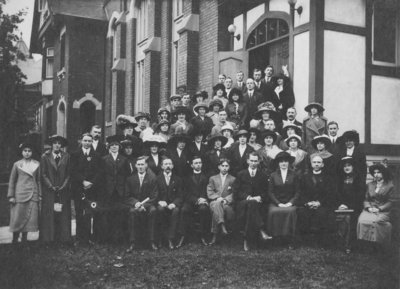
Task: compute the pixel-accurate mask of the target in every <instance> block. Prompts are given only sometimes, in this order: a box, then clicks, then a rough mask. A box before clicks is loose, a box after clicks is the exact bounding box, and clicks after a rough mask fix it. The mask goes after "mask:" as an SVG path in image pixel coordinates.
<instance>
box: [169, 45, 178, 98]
mask: <svg viewBox="0 0 400 289" xmlns="http://www.w3.org/2000/svg"><path fill="white" fill-rule="evenodd" d="M171 55H172V56H171V94H174V93H175V92H176V87H177V86H178V69H179V66H178V60H179V57H178V41H176V42H174V43H172V53H171Z"/></svg>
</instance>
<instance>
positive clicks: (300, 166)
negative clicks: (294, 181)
mask: <svg viewBox="0 0 400 289" xmlns="http://www.w3.org/2000/svg"><path fill="white" fill-rule="evenodd" d="M285 143H286V145H287V146H288V147H289V149H288V150H287V152H288V153H289V154H290V155H291V156H292V157H294V158H295V159H294V162H293V163H292V165H291V169H292V170H293V171H294V172H295V173H296V175H298V176H299V177H301V176H302V175H304V174H305V173H306V172H307V171H308V167H307V160H308V155H307V152H305V151H303V150H302V149H301V148H300V146H301V137H299V136H298V135H297V134H292V135H290V136H289V137H288V138H287V139H285Z"/></svg>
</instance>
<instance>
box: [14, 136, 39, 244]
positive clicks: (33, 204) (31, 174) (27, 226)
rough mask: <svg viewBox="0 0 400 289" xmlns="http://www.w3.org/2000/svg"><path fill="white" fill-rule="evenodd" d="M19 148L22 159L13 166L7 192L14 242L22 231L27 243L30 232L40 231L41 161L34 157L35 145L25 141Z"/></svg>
mask: <svg viewBox="0 0 400 289" xmlns="http://www.w3.org/2000/svg"><path fill="white" fill-rule="evenodd" d="M19 148H20V149H21V153H22V159H21V160H19V161H17V162H15V163H14V165H13V167H12V170H11V174H10V182H9V184H8V193H7V198H8V201H9V202H10V204H11V209H10V232H12V233H13V240H12V242H13V244H16V243H17V242H18V239H19V235H20V233H22V242H23V243H25V242H26V241H27V236H28V232H37V231H38V229H39V227H38V219H39V202H40V199H41V191H40V170H39V162H38V161H36V160H34V159H32V150H33V146H32V145H31V144H29V143H23V144H21V145H20V146H19Z"/></svg>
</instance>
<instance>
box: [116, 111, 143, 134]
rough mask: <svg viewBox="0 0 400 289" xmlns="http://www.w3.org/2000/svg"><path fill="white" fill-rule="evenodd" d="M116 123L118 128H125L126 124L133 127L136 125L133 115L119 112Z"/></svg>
mask: <svg viewBox="0 0 400 289" xmlns="http://www.w3.org/2000/svg"><path fill="white" fill-rule="evenodd" d="M116 124H117V126H118V127H119V128H120V129H122V130H123V129H125V128H126V127H128V126H132V127H133V128H135V127H137V125H138V124H137V122H136V119H135V118H134V117H133V116H130V115H125V114H120V115H119V116H117V119H116Z"/></svg>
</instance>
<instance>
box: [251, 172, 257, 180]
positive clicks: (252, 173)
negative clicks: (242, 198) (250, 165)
mask: <svg viewBox="0 0 400 289" xmlns="http://www.w3.org/2000/svg"><path fill="white" fill-rule="evenodd" d="M255 175H256V174H255V173H254V170H252V171H251V177H252V178H254V176H255Z"/></svg>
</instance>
